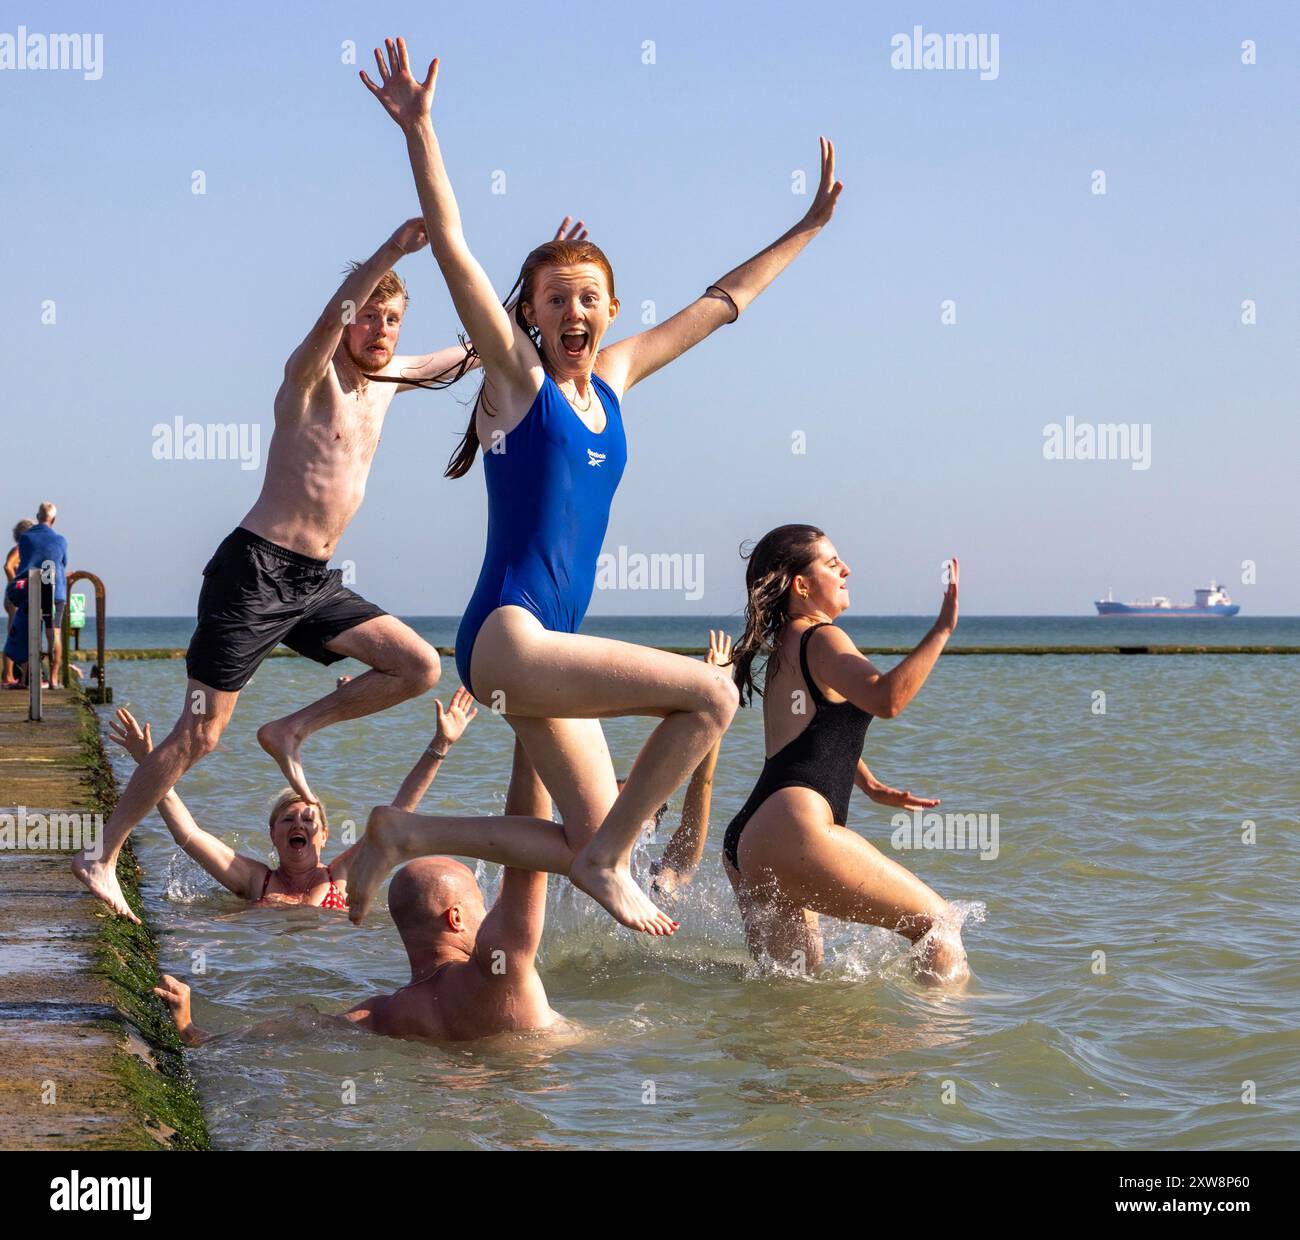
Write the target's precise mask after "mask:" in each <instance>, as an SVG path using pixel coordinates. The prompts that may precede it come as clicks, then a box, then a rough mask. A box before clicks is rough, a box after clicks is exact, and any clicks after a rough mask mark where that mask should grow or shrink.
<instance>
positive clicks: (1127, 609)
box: [1094, 583, 1241, 618]
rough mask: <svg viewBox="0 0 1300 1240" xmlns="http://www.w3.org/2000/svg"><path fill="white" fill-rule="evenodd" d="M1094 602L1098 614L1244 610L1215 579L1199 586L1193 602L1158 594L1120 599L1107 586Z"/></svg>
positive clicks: (1201, 613)
mask: <svg viewBox="0 0 1300 1240" xmlns="http://www.w3.org/2000/svg"><path fill="white" fill-rule="evenodd" d="M1094 605H1095V606H1096V608H1097V614H1098V615H1099V616H1176V617H1180V618H1186V617H1189V616H1191V617H1196V616H1235V615H1236V614H1237V613H1238V612H1239V611H1240V610H1241V608H1240V607H1239V606H1238V605H1237V604H1236V603H1234V602H1233V601H1232V600H1231V599H1230V598H1229V597H1228V593H1227V591H1226V590H1224V588H1223V587H1222V586H1219V585H1215V584H1213V583H1211V584H1210V585H1208V586H1200V587H1199V588H1198V589H1197V591H1196V602H1194V603H1171V602H1170V601H1169V600H1168V599H1167V598H1165V597H1163V596H1162V595H1159V594H1157V595H1156V597H1155V598H1153V599H1148V600H1147V602H1145V603H1117V602H1116V601H1115V600H1114V599H1113V598H1112V597H1111V592H1110V591H1109V590H1108V591H1107V592H1106V597H1105V598H1099V599H1096V600H1094Z"/></svg>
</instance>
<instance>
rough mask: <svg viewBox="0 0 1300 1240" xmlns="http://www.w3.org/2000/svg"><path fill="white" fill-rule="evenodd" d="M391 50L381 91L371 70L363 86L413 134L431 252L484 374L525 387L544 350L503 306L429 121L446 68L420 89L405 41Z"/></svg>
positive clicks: (382, 60) (384, 60) (434, 66)
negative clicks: (468, 232)
mask: <svg viewBox="0 0 1300 1240" xmlns="http://www.w3.org/2000/svg"><path fill="white" fill-rule="evenodd" d="M384 43H385V47H386V50H387V55H386V56H385V55H383V54H381V53H380V51H379V49H378V48H375V63H376V64H377V65H378V66H379V77H380V80H381V85H379V86H376V85H375V84H374V82H372V81H371V80H370V79H369V78H368V77H367V76H366V74H365V72H364V71H362V73H361V80H362V81H363V82H364V83H365V85H366V88H367V89H368V90H369V91H370V92H371V94H373V95H374V96H375V98H376V99H378V100H379V102H380V103H381V104H382V105H383V107H384V110H385V111H386V112H387V113H388V115H389V116H391V117H392V118H393V120H394V121H396V122H397V124H398V125H400V126H401V128H402V132H403V133H404V134H405V135H406V149H407V154H408V155H409V156H410V160H411V171H412V173H413V174H414V176H415V185H416V189H417V191H418V192H419V195H420V208H421V210H422V211H423V212H424V224H425V230H426V232H427V234H428V237H429V246H430V248H431V249H432V250H433V256H434V258H435V260H436V261H437V263H438V268H439V270H440V271H441V272H442V275H443V279H444V280H446V282H447V289H448V291H449V292H450V293H451V299H452V301H453V303H454V304H455V306H456V313H457V314H458V315H459V316H460V321H461V322H462V323H463V324H464V325H465V329H466V331H468V332H469V335H470V338H471V339H472V340H473V341H474V347H475V349H476V350H477V351H478V355H479V357H481V358H482V359H483V365H484V367H485V368H486V369H487V370H488V372H489V374H490V373H492V372H494V371H495V372H496V373H497V374H498V375H500V376H501V377H502V378H504V379H505V380H506V381H507V382H509V383H512V384H514V385H516V386H523V384H524V382H525V381H526V379H527V375H528V371H529V370H530V369H532V368H533V367H535V366H536V365H537V350H536V348H535V347H534V346H533V343H532V341H531V340H530V339H529V338H528V335H527V334H526V333H525V332H524V331H523V330H522V329H521V328H519V327H518V326H517V325H516V324H515V323H514V321H513V320H512V319H511V317H510V316H509V315H508V314H507V313H506V311H505V308H504V307H503V306H502V305H501V303H500V302H499V301H498V300H497V295H496V291H495V290H494V289H493V287H492V281H491V280H489V279H488V277H487V273H486V272H485V271H484V270H483V268H482V267H481V266H480V265H479V262H478V260H477V259H476V258H475V257H474V256H473V254H471V253H470V251H469V246H468V245H467V244H466V242H465V233H464V230H463V228H462V227H461V219H460V208H459V207H457V205H456V196H455V194H454V193H453V192H452V188H451V180H450V179H449V178H448V176H447V169H446V167H445V166H444V164H443V162H442V151H441V148H440V147H439V145H438V139H437V136H436V135H435V134H434V132H433V122H432V120H430V118H429V107H430V105H431V104H432V103H433V94H434V89H435V86H436V83H437V80H438V61H437V59H436V58H435V59H434V60H433V61H432V62H431V63H430V65H429V72H428V74H427V75H426V77H425V80H424V81H423V82H417V81H416V80H415V78H414V77H413V76H412V75H411V66H410V60H409V58H408V56H407V52H406V40H405V39H400V38H399V39H398V40H397V41H396V43H394V41H393V40H392V39H386V40H385V41H384ZM530 351H531V356H529V352H530Z"/></svg>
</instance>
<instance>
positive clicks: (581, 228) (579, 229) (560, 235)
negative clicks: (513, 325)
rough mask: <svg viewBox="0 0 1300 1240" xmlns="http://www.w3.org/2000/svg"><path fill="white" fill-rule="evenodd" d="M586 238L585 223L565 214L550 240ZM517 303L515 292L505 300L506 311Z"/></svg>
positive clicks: (580, 239)
mask: <svg viewBox="0 0 1300 1240" xmlns="http://www.w3.org/2000/svg"><path fill="white" fill-rule="evenodd" d="M571 224H572V225H573V226H572V227H570V225H571ZM586 239H587V225H586V224H584V223H583V222H582V220H579V221H578V222H577V223H576V224H574V223H573V216H571V215H566V216H565V217H564V218H563V219H562V220H561V221H560V226H559V228H557V229H556V230H555V236H554V237H552V238H551V240H552V241H586ZM518 304H519V294H518V293H516V294H515V295H514V296H513V297H512V298H511V299H510V300H509V301H508V302H506V304H505V311H506V313H507V314H513V313H514V312H515V307H516V306H517V305H518Z"/></svg>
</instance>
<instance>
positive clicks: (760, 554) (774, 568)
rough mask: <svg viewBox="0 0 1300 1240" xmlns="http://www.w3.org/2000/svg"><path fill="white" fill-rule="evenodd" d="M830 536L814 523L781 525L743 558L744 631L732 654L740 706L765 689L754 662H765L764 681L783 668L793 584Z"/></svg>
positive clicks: (743, 553) (761, 693) (746, 703)
mask: <svg viewBox="0 0 1300 1240" xmlns="http://www.w3.org/2000/svg"><path fill="white" fill-rule="evenodd" d="M825 537H826V535H825V533H824V532H823V531H822V530H819V529H818V528H817V527H816V526H815V525H778V526H777V527H776V529H774V530H769V531H768V532H767V533H766V534H764V535H763V537H762V538H760V539H759V540H758V542H757V543H756V544H755V545H754V547H753V549H752V550H751V551H750V552H749V553H748V555H746V553H745V551H744V549H743V548H742V550H741V553H740V554H741V556H742V557H743V558H747V559H748V560H749V564H748V566H747V567H746V569H745V596H746V597H745V632H744V635H743V636H742V637H741V639H740V640H739V641H738V642H737V643H736V645H735V648H734V649H733V650H732V652H731V664H732V673H731V674H732V679H733V680H735V682H736V688H737V689H739V690H740V704H741V705H742V706H748V705H749V704H750V702H751V701H752V700H753V695H754V694H755V693H757V694H758V695H759V697H762V696H763V690H762V689H761V688H759V687H758V685H757V684H756V683H755V680H754V670H755V669H754V666H753V664H754V660H755V659H756V658H760V657H761V658H763V659H764V660H765V664H764V673H763V680H764V683H765V684H766V682H767V679H768V678H769V677H770V676H771V675H772V674H773V673H774V672H775V671H776V670H777V668H778V666H779V658H780V656H779V653H778V650H779V643H780V639H781V633H782V631H783V630H784V629H785V625H786V623H787V621H788V620H789V619H790V613H789V610H788V604H789V597H790V586H791V584H792V583H793V582H794V579H795V578H796V577H797V576H799V574H800V573H806V572H807V571H808V570H809V569H810V568H811V567H812V564H813V561H814V560H815V559H816V557H817V544H818V542H819V541H820V540H821V539H823V538H825Z"/></svg>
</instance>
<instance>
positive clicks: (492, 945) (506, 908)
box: [474, 741, 551, 977]
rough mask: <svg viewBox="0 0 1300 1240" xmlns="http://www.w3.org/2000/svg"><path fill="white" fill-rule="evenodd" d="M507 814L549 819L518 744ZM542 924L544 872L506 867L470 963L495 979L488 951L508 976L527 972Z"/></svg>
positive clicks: (547, 800) (547, 798)
mask: <svg viewBox="0 0 1300 1240" xmlns="http://www.w3.org/2000/svg"><path fill="white" fill-rule="evenodd" d="M506 813H507V814H522V815H527V816H528V817H531V818H548V819H549V818H550V816H551V794H550V793H549V792H547V790H546V785H545V784H544V783H542V779H541V776H540V775H538V774H537V771H536V770H535V769H534V768H533V764H532V763H531V762H530V761H529V760H528V755H527V754H526V753H525V752H524V747H523V746H522V745H521V744H520V743H519V742H518V741H515V753H514V762H513V765H512V767H511V771H510V788H509V791H508V792H507V793H506ZM545 925H546V874H545V872H543V871H538V870H516V869H513V868H511V867H510V866H506V867H505V869H503V870H502V871H501V891H500V894H498V896H497V899H496V903H495V904H493V905H492V907H491V909H490V910H489V911H488V915H487V916H486V917H484V918H483V924H482V925H481V926H480V927H479V932H478V941H477V943H476V944H475V947H474V959H475V962H476V963H477V964H478V966H479V968H480V969H481V970H482V971H483V972H484V973H485V974H486V975H487V976H488V977H499V976H500V973H501V970H500V968H499V967H498V966H497V960H496V958H494V955H493V953H495V952H498V951H500V952H504V953H505V962H506V976H507V977H510V976H511V970H512V969H515V968H520V969H523V970H529V971H531V970H532V968H533V958H534V957H535V956H536V954H537V948H538V945H539V944H540V943H541V941H542V930H543V928H544V927H545Z"/></svg>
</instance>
